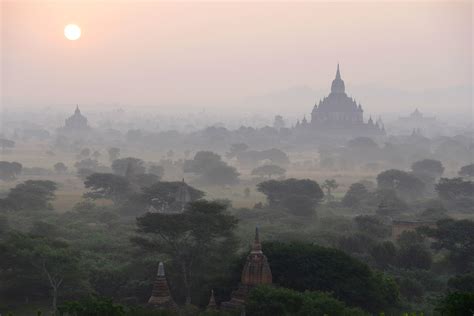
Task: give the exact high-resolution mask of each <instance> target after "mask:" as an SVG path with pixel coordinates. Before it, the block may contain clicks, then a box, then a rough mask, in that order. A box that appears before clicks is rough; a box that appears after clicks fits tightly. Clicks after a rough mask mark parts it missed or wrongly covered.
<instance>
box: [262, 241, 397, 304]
mask: <svg viewBox="0 0 474 316" xmlns="http://www.w3.org/2000/svg"><path fill="white" fill-rule="evenodd" d="M263 249H265V254H266V256H267V258H268V262H269V264H270V268H271V270H272V274H273V281H274V283H276V284H279V285H281V286H283V287H287V288H290V289H293V290H297V291H307V290H309V291H324V292H332V293H333V295H334V296H335V297H337V298H338V299H340V300H342V301H344V302H345V303H346V304H348V305H350V306H358V307H361V308H364V309H367V310H369V311H371V312H379V311H380V310H383V309H386V308H390V307H395V306H397V304H398V299H399V298H398V290H397V286H396V284H395V282H394V281H393V280H392V279H390V278H387V277H385V276H383V275H380V274H376V273H374V272H372V271H371V270H370V268H369V267H368V266H367V265H365V264H364V263H362V262H360V261H358V260H356V259H354V258H352V257H350V256H349V255H347V254H345V253H344V252H342V251H340V250H336V249H331V248H324V247H321V246H317V245H314V244H310V243H303V242H294V243H280V242H270V243H264V244H263Z"/></svg>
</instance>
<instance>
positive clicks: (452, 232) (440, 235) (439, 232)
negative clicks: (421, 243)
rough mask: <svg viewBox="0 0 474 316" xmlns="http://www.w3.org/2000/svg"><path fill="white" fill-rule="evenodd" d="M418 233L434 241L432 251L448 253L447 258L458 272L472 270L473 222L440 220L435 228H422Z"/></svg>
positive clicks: (473, 253)
mask: <svg viewBox="0 0 474 316" xmlns="http://www.w3.org/2000/svg"><path fill="white" fill-rule="evenodd" d="M420 232H421V233H423V234H424V235H426V236H428V237H430V238H432V239H433V240H434V241H433V243H432V244H431V246H432V248H433V249H435V250H437V251H447V252H448V255H447V258H448V260H449V261H450V262H451V263H452V265H453V266H454V267H455V268H456V270H457V271H458V272H461V273H462V272H465V271H469V270H470V269H472V268H473V265H474V221H471V220H467V219H463V220H454V219H442V220H439V221H438V222H437V227H436V228H430V227H423V228H420Z"/></svg>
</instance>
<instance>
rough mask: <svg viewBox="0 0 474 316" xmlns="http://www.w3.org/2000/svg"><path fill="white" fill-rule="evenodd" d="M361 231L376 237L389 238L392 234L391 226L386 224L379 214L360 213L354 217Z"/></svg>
mask: <svg viewBox="0 0 474 316" xmlns="http://www.w3.org/2000/svg"><path fill="white" fill-rule="evenodd" d="M354 222H355V224H356V228H357V230H358V231H359V232H361V233H363V234H367V235H370V236H373V237H376V238H381V239H382V238H387V237H389V236H390V235H391V231H392V228H391V226H389V225H387V224H385V223H384V222H383V221H382V220H381V219H380V218H379V217H378V216H375V215H359V216H356V217H355V218H354Z"/></svg>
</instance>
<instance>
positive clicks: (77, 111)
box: [74, 104, 81, 114]
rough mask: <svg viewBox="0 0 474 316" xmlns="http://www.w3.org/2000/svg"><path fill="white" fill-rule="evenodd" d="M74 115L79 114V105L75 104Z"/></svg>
mask: <svg viewBox="0 0 474 316" xmlns="http://www.w3.org/2000/svg"><path fill="white" fill-rule="evenodd" d="M74 113H75V114H81V110H79V104H76V110H75V111H74Z"/></svg>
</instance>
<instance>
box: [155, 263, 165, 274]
mask: <svg viewBox="0 0 474 316" xmlns="http://www.w3.org/2000/svg"><path fill="white" fill-rule="evenodd" d="M156 275H157V276H161V277H164V276H165V266H164V265H163V262H161V261H160V264H159V265H158V273H157V274H156Z"/></svg>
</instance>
